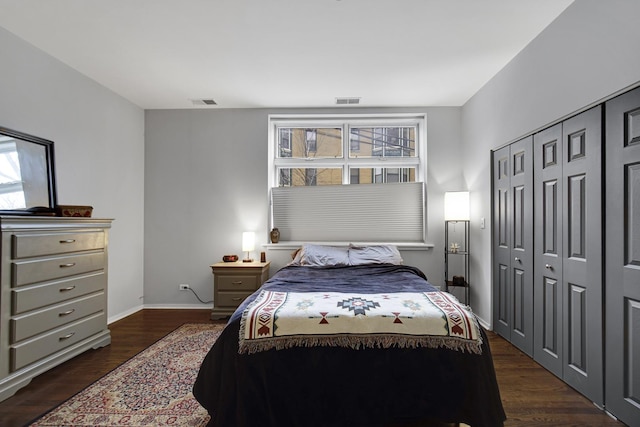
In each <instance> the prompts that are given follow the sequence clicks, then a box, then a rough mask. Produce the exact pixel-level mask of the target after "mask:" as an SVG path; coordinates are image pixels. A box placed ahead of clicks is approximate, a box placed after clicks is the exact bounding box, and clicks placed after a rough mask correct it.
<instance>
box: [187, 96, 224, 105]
mask: <svg viewBox="0 0 640 427" xmlns="http://www.w3.org/2000/svg"><path fill="white" fill-rule="evenodd" d="M191 102H192V103H193V105H218V103H217V102H216V101H214V100H213V99H211V98H209V99H192V100H191Z"/></svg>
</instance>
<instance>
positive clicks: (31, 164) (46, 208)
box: [0, 127, 57, 215]
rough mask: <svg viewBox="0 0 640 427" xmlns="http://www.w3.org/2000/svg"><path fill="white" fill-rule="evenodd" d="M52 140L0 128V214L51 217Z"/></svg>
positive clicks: (53, 197)
mask: <svg viewBox="0 0 640 427" xmlns="http://www.w3.org/2000/svg"><path fill="white" fill-rule="evenodd" d="M56 197H57V196H56V185H55V173H54V161H53V141H48V140H46V139H42V138H38V137H37V136H32V135H27V134H25V133H22V132H18V131H14V130H11V129H7V128H3V127H0V214H13V215H53V214H54V212H55V207H56Z"/></svg>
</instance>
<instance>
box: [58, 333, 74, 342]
mask: <svg viewBox="0 0 640 427" xmlns="http://www.w3.org/2000/svg"><path fill="white" fill-rule="evenodd" d="M75 334H76V333H75V332H70V333H68V334H67V335H64V336H61V337H60V338H58V341H64V340H68V339H69V338H71V337H72V336H74V335H75Z"/></svg>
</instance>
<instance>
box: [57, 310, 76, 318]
mask: <svg viewBox="0 0 640 427" xmlns="http://www.w3.org/2000/svg"><path fill="white" fill-rule="evenodd" d="M74 311H76V309H75V308H72V309H71V310H67V311H63V312H62V313H58V316H60V317H64V316H68V315H70V314H71V313H73V312H74Z"/></svg>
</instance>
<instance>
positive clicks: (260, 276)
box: [210, 261, 270, 319]
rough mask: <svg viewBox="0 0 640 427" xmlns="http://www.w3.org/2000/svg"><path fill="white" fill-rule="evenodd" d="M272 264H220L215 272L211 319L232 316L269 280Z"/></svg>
mask: <svg viewBox="0 0 640 427" xmlns="http://www.w3.org/2000/svg"><path fill="white" fill-rule="evenodd" d="M269 264H270V262H242V261H238V262H218V263H215V264H213V265H211V266H210V267H211V269H212V270H213V310H212V311H211V319H222V318H224V317H227V316H231V315H232V314H233V312H234V311H235V310H236V308H238V306H239V305H240V303H241V302H242V301H244V299H245V298H246V297H248V296H249V295H251V294H252V293H253V292H255V290H256V289H258V288H259V287H260V285H262V284H263V283H264V282H265V281H266V280H267V279H268V278H269Z"/></svg>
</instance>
